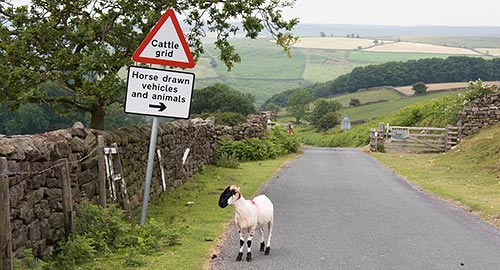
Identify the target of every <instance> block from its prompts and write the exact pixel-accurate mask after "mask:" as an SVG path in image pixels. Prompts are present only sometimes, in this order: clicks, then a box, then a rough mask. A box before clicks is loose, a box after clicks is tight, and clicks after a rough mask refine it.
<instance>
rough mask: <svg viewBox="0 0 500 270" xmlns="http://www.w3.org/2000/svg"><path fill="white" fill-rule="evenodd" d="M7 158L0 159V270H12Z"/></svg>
mask: <svg viewBox="0 0 500 270" xmlns="http://www.w3.org/2000/svg"><path fill="white" fill-rule="evenodd" d="M7 170H8V168H7V158H5V157H0V198H2V199H3V201H0V269H5V270H12V269H13V268H12V236H11V231H10V194H9V177H8V175H7Z"/></svg>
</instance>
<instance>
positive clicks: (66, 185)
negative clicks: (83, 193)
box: [60, 158, 73, 235]
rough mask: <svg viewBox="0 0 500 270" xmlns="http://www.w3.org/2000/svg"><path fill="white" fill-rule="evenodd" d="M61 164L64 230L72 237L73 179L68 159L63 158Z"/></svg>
mask: <svg viewBox="0 0 500 270" xmlns="http://www.w3.org/2000/svg"><path fill="white" fill-rule="evenodd" d="M60 162H62V166H61V167H60V177H61V188H62V197H63V211H64V229H65V231H66V235H70V234H71V232H72V231H73V198H72V196H71V178H70V177H69V167H68V159H66V158H63V159H61V160H60Z"/></svg>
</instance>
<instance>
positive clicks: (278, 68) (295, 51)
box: [193, 32, 500, 105]
mask: <svg viewBox="0 0 500 270" xmlns="http://www.w3.org/2000/svg"><path fill="white" fill-rule="evenodd" d="M318 33H319V32H318ZM397 38H399V40H401V41H404V42H395V41H394V40H397ZM397 38H396V37H390V38H387V39H382V38H381V39H379V40H380V41H382V40H383V41H384V44H379V45H377V46H373V45H374V44H373V39H370V38H364V39H363V38H362V39H358V38H345V37H333V38H332V37H328V38H319V37H314V38H312V37H311V38H303V39H302V43H301V42H298V43H297V46H295V47H293V48H292V57H291V58H288V57H287V56H286V54H285V53H284V52H283V50H282V49H281V48H280V47H278V46H276V45H275V44H274V43H273V42H271V40H270V39H268V38H261V39H257V40H250V39H244V38H238V39H234V40H233V44H234V45H235V46H236V50H237V51H238V52H239V53H240V55H241V60H242V61H241V63H240V64H236V65H235V66H234V67H233V70H232V71H231V72H228V71H227V69H226V67H225V66H224V65H223V63H222V62H221V61H219V60H218V51H216V50H215V49H214V47H213V44H207V45H206V53H205V54H204V55H202V56H201V58H200V60H199V62H198V64H197V66H196V68H195V69H194V70H193V72H195V74H196V85H195V87H196V88H203V87H206V86H209V85H212V84H214V83H224V84H227V85H229V86H231V87H232V88H234V89H236V90H239V91H243V92H248V93H251V94H253V95H254V96H255V97H256V103H257V105H261V104H262V103H263V102H264V101H265V100H267V99H268V98H270V97H271V96H272V95H274V94H277V93H280V92H283V91H286V90H290V89H296V88H301V87H306V86H309V85H312V84H314V83H317V82H325V81H329V80H333V79H335V78H336V77H338V76H339V75H342V74H345V73H348V72H350V71H352V70H353V69H354V68H355V67H359V66H366V65H370V64H380V63H385V62H389V61H408V60H417V59H422V58H432V57H435V58H446V57H448V56H451V55H457V54H458V55H469V56H476V57H477V56H481V57H484V58H492V57H493V55H495V54H496V53H497V50H500V42H496V43H495V42H492V41H495V40H497V39H498V40H500V38H497V39H495V38H490V39H487V40H486V41H483V42H479V41H477V40H476V41H475V40H471V38H467V37H454V38H451V39H450V40H451V41H450V44H452V45H453V46H451V45H447V46H444V45H436V44H437V43H440V42H441V44H443V40H444V39H445V38H444V37H439V38H438V37H434V39H433V38H431V37H428V38H427V39H422V40H419V39H417V38H416V37H415V38H413V39H412V38H411V36H410V37H408V36H405V37H397ZM403 38H404V39H403ZM391 40H393V41H392V42H391ZM326 41H328V42H326ZM426 41H427V42H429V43H425V42H426ZM461 41H462V42H463V44H465V45H463V46H462V45H459V44H460V42H461ZM412 42H413V43H412ZM414 43H418V44H417V45H418V46H417V45H415V44H414ZM301 44H302V45H301ZM357 44H359V45H357ZM408 44H410V45H411V46H410V45H408ZM431 44H433V45H431ZM396 45H397V46H396ZM471 45H473V46H478V47H477V50H476V49H473V50H471V49H469V47H471ZM359 46H361V47H362V49H359V48H358V47H359ZM391 46H392V48H391ZM490 46H497V47H498V48H493V47H490ZM461 47H467V48H461ZM485 48H487V50H488V55H486V51H485ZM466 52H467V53H466Z"/></svg>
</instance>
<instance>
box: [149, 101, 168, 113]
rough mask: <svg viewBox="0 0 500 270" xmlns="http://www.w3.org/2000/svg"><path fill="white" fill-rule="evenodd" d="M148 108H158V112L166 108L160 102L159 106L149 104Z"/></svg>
mask: <svg viewBox="0 0 500 270" xmlns="http://www.w3.org/2000/svg"><path fill="white" fill-rule="evenodd" d="M149 108H158V109H160V112H163V111H164V110H165V109H166V108H167V106H165V104H163V102H160V105H155V104H149Z"/></svg>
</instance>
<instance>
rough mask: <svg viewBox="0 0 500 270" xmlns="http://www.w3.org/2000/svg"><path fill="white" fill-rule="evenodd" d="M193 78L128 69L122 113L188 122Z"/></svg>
mask: <svg viewBox="0 0 500 270" xmlns="http://www.w3.org/2000/svg"><path fill="white" fill-rule="evenodd" d="M194 77H195V76H194V73H189V72H182V71H173V70H164V69H156V68H146V67H138V66H131V67H129V69H128V78H127V94H126V98H125V112H126V113H132V114H143V115H151V116H163V117H172V118H182V119H187V118H189V110H190V108H191V99H192V95H193V88H194Z"/></svg>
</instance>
